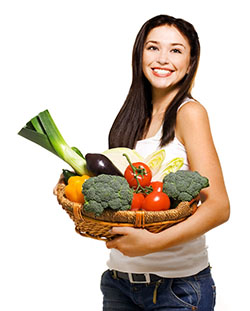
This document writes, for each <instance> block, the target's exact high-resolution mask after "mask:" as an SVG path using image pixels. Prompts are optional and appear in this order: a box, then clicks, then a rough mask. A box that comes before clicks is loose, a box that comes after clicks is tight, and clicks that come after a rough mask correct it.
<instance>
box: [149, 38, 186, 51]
mask: <svg viewBox="0 0 250 311" xmlns="http://www.w3.org/2000/svg"><path fill="white" fill-rule="evenodd" d="M148 43H154V44H160V42H159V41H155V40H149V41H147V42H145V45H146V44H148ZM176 45H180V46H182V47H183V48H184V49H186V47H185V45H184V44H182V43H178V42H176V43H175V42H174V43H171V46H176Z"/></svg>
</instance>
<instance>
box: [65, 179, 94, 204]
mask: <svg viewBox="0 0 250 311" xmlns="http://www.w3.org/2000/svg"><path fill="white" fill-rule="evenodd" d="M89 178H90V176H88V175H82V176H71V177H70V178H69V180H68V185H67V186H66V187H65V195H66V197H67V199H69V200H70V201H72V202H76V203H84V195H83V194H82V185H83V183H84V182H85V181H86V180H87V179H89Z"/></svg>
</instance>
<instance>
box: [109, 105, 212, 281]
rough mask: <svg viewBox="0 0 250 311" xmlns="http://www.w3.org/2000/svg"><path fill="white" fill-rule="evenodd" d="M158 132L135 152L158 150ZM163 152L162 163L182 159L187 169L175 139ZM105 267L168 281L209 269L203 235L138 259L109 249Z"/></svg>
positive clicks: (182, 152) (181, 148) (180, 145)
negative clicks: (146, 274)
mask: <svg viewBox="0 0 250 311" xmlns="http://www.w3.org/2000/svg"><path fill="white" fill-rule="evenodd" d="M189 101H190V99H186V100H185V101H184V102H183V103H182V104H181V106H182V105H184V104H186V103H187V102H189ZM181 106H180V107H181ZM180 107H179V109H180ZM161 131H162V128H160V130H159V131H158V132H157V133H156V135H155V136H153V137H150V138H147V139H144V140H140V141H138V142H137V144H136V148H135V149H136V151H138V152H139V153H140V154H141V155H142V156H144V157H146V156H147V155H149V154H151V153H152V152H154V151H156V150H158V149H161V148H160V147H159V144H160V139H161ZM164 149H165V151H166V158H165V160H164V161H165V162H166V163H167V162H169V161H171V160H172V159H173V158H176V157H182V158H183V159H184V165H183V167H182V168H181V169H183V170H188V169H189V164H188V159H187V154H186V150H185V147H184V146H183V144H182V143H181V142H180V141H179V140H178V139H177V138H176V137H175V138H174V140H173V141H172V142H170V143H169V144H167V145H166V146H165V147H164ZM107 265H108V267H109V269H114V270H118V271H122V272H131V273H154V274H157V275H159V276H162V277H170V278H175V277H185V276H190V275H194V274H196V273H198V272H200V271H201V270H203V269H205V268H206V267H207V266H208V254H207V247H206V241H205V236H204V235H203V236H200V237H199V238H197V239H195V240H192V241H189V242H187V243H183V244H180V245H178V246H175V247H171V248H168V249H166V250H163V251H161V252H156V253H152V254H148V255H145V256H139V257H128V256H124V255H123V254H122V253H121V252H119V251H118V250H116V249H112V250H111V252H110V258H109V260H108V262H107Z"/></svg>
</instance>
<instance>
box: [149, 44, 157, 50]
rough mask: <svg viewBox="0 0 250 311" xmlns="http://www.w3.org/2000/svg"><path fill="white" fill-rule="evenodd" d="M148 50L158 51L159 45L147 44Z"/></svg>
mask: <svg viewBox="0 0 250 311" xmlns="http://www.w3.org/2000/svg"><path fill="white" fill-rule="evenodd" d="M147 50H148V51H157V50H158V47H157V46H155V45H149V46H147Z"/></svg>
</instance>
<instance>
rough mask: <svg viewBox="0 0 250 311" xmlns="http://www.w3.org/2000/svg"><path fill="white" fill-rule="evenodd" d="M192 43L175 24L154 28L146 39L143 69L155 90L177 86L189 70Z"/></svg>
mask: <svg viewBox="0 0 250 311" xmlns="http://www.w3.org/2000/svg"><path fill="white" fill-rule="evenodd" d="M189 64H190V45H189V42H188V40H187V39H186V37H184V36H183V35H182V34H181V33H180V32H179V30H178V29H177V28H176V27H174V26H169V25H163V26H159V27H156V28H153V29H152V30H151V31H150V32H149V34H148V36H147V38H146V41H145V44H144V50H143V62H142V69H143V73H144V75H145V77H146V78H147V79H148V81H149V82H150V84H151V85H152V88H153V90H157V89H168V88H169V87H173V86H175V85H176V84H177V83H178V82H179V81H180V80H181V79H182V78H183V77H184V76H185V74H186V73H187V72H188V69H189Z"/></svg>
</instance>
